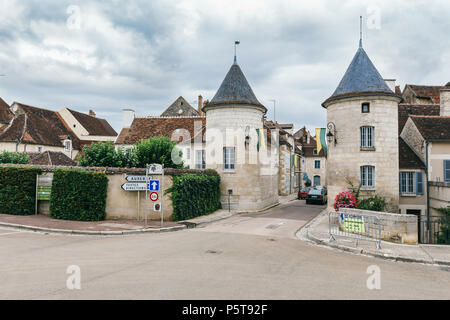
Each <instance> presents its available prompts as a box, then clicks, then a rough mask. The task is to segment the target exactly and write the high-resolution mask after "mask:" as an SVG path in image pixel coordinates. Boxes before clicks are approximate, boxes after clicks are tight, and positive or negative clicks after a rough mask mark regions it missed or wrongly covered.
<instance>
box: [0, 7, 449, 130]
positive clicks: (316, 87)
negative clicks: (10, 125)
mask: <svg viewBox="0 0 450 320" xmlns="http://www.w3.org/2000/svg"><path fill="white" fill-rule="evenodd" d="M360 15H363V16H364V19H365V20H364V24H363V33H364V35H363V38H364V40H363V42H364V48H365V50H366V51H367V53H368V54H369V56H370V57H371V59H372V61H373V62H374V64H375V66H376V67H377V68H378V70H379V71H380V73H381V74H382V76H383V77H384V78H395V79H397V83H398V84H400V85H401V86H402V88H403V86H404V85H405V84H406V83H413V84H430V85H443V84H445V83H447V82H448V81H450V41H449V40H448V32H449V30H450V19H449V18H448V17H450V3H449V2H448V1H445V0H442V1H439V0H435V1H433V0H423V1H422V0H416V1H411V0H410V1H406V0H405V1H401V0H398V1H395V0H390V1H355V0H347V1H343V0H336V1H331V0H330V1H286V0H274V1H269V0H253V1H246V0H224V1H222V0H220V1H219V0H208V1H206V0H198V1H197V0H189V1H169V0H164V1H160V0H142V1H140V0H130V1H116V0H112V1H111V0H110V1H75V0H71V1H63V0H46V1H24V0H1V2H0V74H1V75H6V76H1V77H0V97H2V98H3V99H4V100H5V101H6V102H8V103H12V102H13V101H18V102H22V103H26V104H31V105H35V106H39V107H45V108H48V109H52V110H59V109H60V108H62V107H70V108H73V109H75V110H78V111H82V112H87V111H88V110H89V109H93V110H94V111H96V113H97V115H98V116H99V117H103V118H106V119H107V120H108V121H109V122H110V123H111V124H112V126H113V127H114V128H115V129H116V130H117V131H120V129H121V122H122V114H121V112H122V111H121V110H122V109H124V108H133V109H134V110H136V113H137V115H138V116H147V115H159V114H160V113H161V112H162V111H163V110H164V109H165V108H166V107H168V106H169V105H170V104H171V103H172V102H173V101H174V100H175V99H176V98H177V97H178V96H180V95H182V96H183V97H185V98H186V100H188V101H189V102H191V104H192V105H193V106H194V107H195V104H196V100H197V96H198V95H199V94H202V95H203V96H204V97H205V98H207V99H211V98H212V97H213V96H214V93H215V91H216V90H217V89H218V87H219V85H220V83H221V82H222V80H223V78H224V76H225V74H226V72H227V71H228V69H229V68H230V66H231V64H232V62H233V44H234V41H235V40H240V41H241V45H240V46H239V48H238V63H239V64H240V66H241V68H242V70H243V71H244V73H245V75H246V77H247V79H248V81H249V82H250V85H251V86H252V87H253V90H254V92H255V94H256V96H257V97H258V99H259V100H260V102H262V103H263V104H265V105H266V106H267V107H268V109H269V114H268V117H269V118H271V119H273V103H272V102H271V100H272V99H275V100H276V101H277V112H276V119H277V120H278V121H279V122H284V123H294V124H295V126H296V128H297V129H298V128H300V126H303V125H306V126H307V127H308V128H309V129H313V128H314V127H325V121H326V113H325V110H324V109H322V107H321V106H320V104H321V103H322V102H323V101H324V100H325V99H326V98H328V97H329V96H330V95H331V94H332V93H333V91H334V90H335V88H336V87H337V85H338V83H339V81H340V79H341V78H342V76H343V74H344V73H345V70H346V68H347V66H348V64H349V63H350V61H351V59H352V57H353V55H354V54H355V52H356V49H357V47H358V40H359V16H360Z"/></svg>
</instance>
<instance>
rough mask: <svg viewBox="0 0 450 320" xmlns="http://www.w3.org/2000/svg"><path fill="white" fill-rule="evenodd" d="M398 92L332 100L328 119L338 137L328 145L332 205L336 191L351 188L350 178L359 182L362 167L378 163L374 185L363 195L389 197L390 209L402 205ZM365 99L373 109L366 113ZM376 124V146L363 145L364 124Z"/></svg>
mask: <svg viewBox="0 0 450 320" xmlns="http://www.w3.org/2000/svg"><path fill="white" fill-rule="evenodd" d="M399 101H400V99H399V98H397V97H395V96H392V97H390V96H375V95H374V96H364V97H358V96H357V97H352V98H345V99H340V100H337V101H334V102H330V103H329V104H327V105H326V106H325V107H326V108H327V123H330V122H333V123H334V124H335V126H336V133H335V134H336V140H337V143H336V145H334V144H333V143H331V144H329V146H328V158H327V166H326V167H327V169H326V172H327V186H328V206H329V207H330V208H331V207H332V205H333V201H334V198H335V196H336V194H338V193H339V192H342V191H344V190H346V189H348V188H349V183H348V182H349V181H350V182H351V183H353V184H354V185H355V186H358V185H359V183H360V180H361V173H360V172H361V171H360V170H361V169H360V168H361V167H362V166H372V167H374V171H375V177H374V186H373V187H370V188H365V187H362V188H361V196H362V197H369V196H374V195H375V194H377V195H379V196H382V197H385V198H386V200H387V202H388V210H389V211H390V212H398V207H399V191H398V186H399V180H398V179H399V178H398V172H399V163H398V103H399ZM363 103H369V104H370V112H368V113H362V112H361V106H362V104H363ZM362 126H371V127H374V148H373V149H363V148H361V146H360V128H361V127H362Z"/></svg>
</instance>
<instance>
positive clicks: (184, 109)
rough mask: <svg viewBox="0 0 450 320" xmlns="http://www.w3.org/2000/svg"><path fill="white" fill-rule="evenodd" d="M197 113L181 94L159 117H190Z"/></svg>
mask: <svg viewBox="0 0 450 320" xmlns="http://www.w3.org/2000/svg"><path fill="white" fill-rule="evenodd" d="M198 115H199V112H198V111H197V110H196V109H194V107H192V106H191V105H190V104H189V102H187V101H186V99H184V98H183V97H181V96H180V97H179V98H178V99H177V100H175V101H174V102H173V103H172V104H171V105H170V106H169V107H168V108H167V109H166V110H165V111H164V112H163V113H161V117H192V116H198Z"/></svg>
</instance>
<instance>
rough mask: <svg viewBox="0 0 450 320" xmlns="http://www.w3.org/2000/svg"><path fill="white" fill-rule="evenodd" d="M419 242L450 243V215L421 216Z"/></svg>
mask: <svg viewBox="0 0 450 320" xmlns="http://www.w3.org/2000/svg"><path fill="white" fill-rule="evenodd" d="M419 242H420V243H425V244H447V245H450V217H447V216H441V217H439V216H430V217H427V216H419Z"/></svg>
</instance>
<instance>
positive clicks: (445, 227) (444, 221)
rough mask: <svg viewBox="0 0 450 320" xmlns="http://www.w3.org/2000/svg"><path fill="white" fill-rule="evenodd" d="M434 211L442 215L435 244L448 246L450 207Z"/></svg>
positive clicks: (449, 241) (449, 242) (449, 238)
mask: <svg viewBox="0 0 450 320" xmlns="http://www.w3.org/2000/svg"><path fill="white" fill-rule="evenodd" d="M436 210H437V211H439V212H441V213H443V214H444V216H443V217H442V218H441V219H440V224H441V230H439V235H438V238H437V243H438V244H450V207H447V208H439V209H436Z"/></svg>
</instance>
